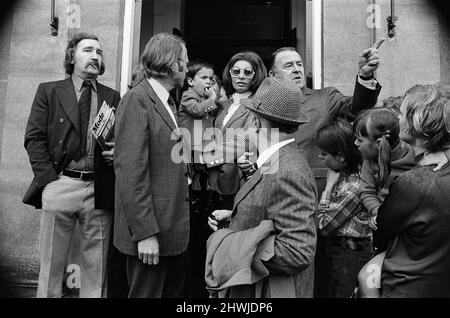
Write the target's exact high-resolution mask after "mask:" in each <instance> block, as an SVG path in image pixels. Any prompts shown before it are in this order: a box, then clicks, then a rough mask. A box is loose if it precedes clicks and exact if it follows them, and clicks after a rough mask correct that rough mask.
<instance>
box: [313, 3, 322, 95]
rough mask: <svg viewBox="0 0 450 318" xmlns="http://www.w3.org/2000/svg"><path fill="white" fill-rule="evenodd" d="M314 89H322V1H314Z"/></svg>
mask: <svg viewBox="0 0 450 318" xmlns="http://www.w3.org/2000/svg"><path fill="white" fill-rule="evenodd" d="M312 76H313V88H314V89H320V88H322V0H312Z"/></svg>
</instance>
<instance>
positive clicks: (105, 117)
mask: <svg viewBox="0 0 450 318" xmlns="http://www.w3.org/2000/svg"><path fill="white" fill-rule="evenodd" d="M114 111H115V108H114V107H111V106H109V105H108V104H107V103H106V102H105V101H104V102H103V104H102V107H101V108H100V110H99V112H98V114H97V116H96V117H95V120H94V124H93V125H92V128H91V131H92V134H93V135H94V138H95V139H96V140H97V142H98V144H99V145H100V147H101V148H102V149H103V150H104V151H105V150H109V149H110V148H111V147H109V146H107V145H106V142H110V141H112V139H113V138H114V121H115V119H116V118H115V114H114Z"/></svg>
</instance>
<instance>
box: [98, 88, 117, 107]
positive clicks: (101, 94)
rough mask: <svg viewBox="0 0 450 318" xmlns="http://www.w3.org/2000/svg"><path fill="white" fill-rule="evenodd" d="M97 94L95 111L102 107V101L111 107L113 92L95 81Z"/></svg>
mask: <svg viewBox="0 0 450 318" xmlns="http://www.w3.org/2000/svg"><path fill="white" fill-rule="evenodd" d="M97 96H98V103H97V113H98V111H99V110H100V108H101V107H102V104H103V102H106V104H108V106H109V107H112V103H113V98H114V96H113V94H112V92H111V91H107V90H105V87H104V86H103V85H102V84H100V83H99V82H97Z"/></svg>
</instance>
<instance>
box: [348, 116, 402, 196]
mask: <svg viewBox="0 0 450 318" xmlns="http://www.w3.org/2000/svg"><path fill="white" fill-rule="evenodd" d="M354 127H355V134H356V135H357V136H362V137H366V138H368V139H370V140H372V141H373V142H378V143H379V144H378V160H377V162H378V177H377V187H378V189H381V188H383V186H384V185H386V184H387V182H388V178H389V174H390V173H391V151H392V149H394V148H395V147H396V146H397V145H398V144H399V142H400V138H399V134H400V124H399V120H398V115H397V113H396V112H395V111H394V110H392V109H389V108H384V107H377V108H371V109H368V110H366V111H364V112H362V113H361V114H359V115H358V117H357V118H356V120H355V123H354Z"/></svg>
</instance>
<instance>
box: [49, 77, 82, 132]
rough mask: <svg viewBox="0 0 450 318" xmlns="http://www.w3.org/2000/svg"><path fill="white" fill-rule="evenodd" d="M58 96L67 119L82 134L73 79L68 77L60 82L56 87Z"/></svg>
mask: <svg viewBox="0 0 450 318" xmlns="http://www.w3.org/2000/svg"><path fill="white" fill-rule="evenodd" d="M55 92H56V96H58V99H59V102H60V104H61V106H62V108H63V109H64V111H65V112H66V114H67V117H68V118H69V120H70V121H71V122H72V125H73V126H74V127H75V130H76V131H77V133H78V134H80V112H79V108H78V101H77V95H76V94H75V88H74V87H73V84H72V78H71V77H68V78H66V79H65V80H63V81H62V82H60V83H59V84H58V85H57V86H56V87H55Z"/></svg>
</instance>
